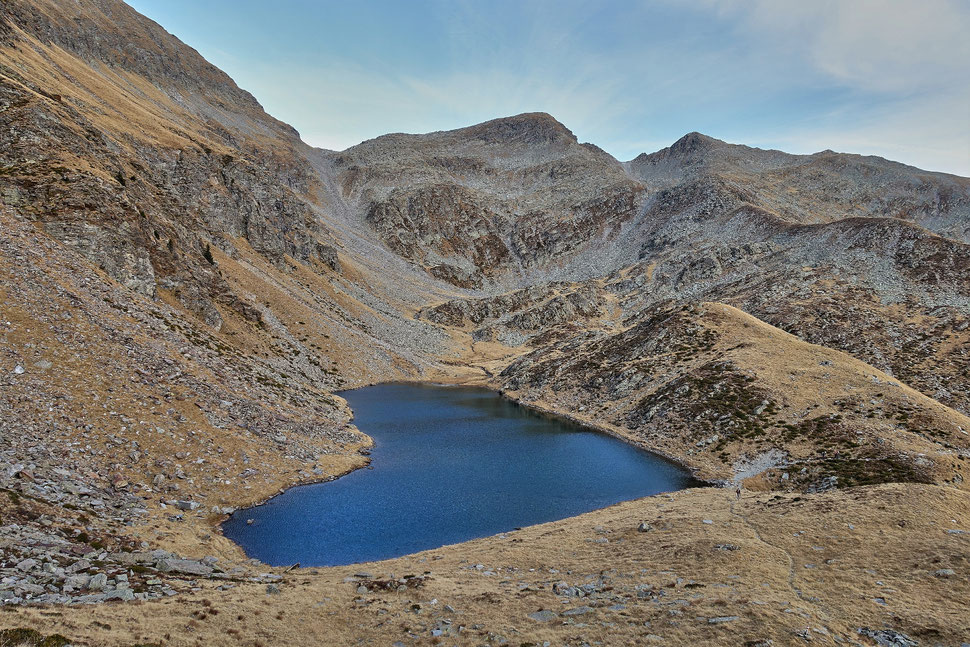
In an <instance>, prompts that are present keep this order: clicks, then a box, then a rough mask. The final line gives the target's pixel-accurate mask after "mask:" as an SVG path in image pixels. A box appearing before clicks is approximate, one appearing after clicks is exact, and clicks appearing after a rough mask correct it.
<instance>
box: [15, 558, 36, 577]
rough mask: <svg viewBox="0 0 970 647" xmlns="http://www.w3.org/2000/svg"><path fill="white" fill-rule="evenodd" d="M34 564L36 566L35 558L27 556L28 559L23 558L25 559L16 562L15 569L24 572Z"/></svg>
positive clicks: (31, 568)
mask: <svg viewBox="0 0 970 647" xmlns="http://www.w3.org/2000/svg"><path fill="white" fill-rule="evenodd" d="M35 566H37V560H36V559H30V558H28V559H25V560H23V561H21V562H17V570H18V571H23V572H24V573H26V572H28V571H31V570H33V568H34V567H35Z"/></svg>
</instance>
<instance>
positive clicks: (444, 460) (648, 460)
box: [222, 384, 698, 566]
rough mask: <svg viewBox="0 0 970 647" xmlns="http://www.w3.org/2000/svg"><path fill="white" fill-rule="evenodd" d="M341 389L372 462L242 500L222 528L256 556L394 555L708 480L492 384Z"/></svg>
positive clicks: (312, 559)
mask: <svg viewBox="0 0 970 647" xmlns="http://www.w3.org/2000/svg"><path fill="white" fill-rule="evenodd" d="M341 395H342V396H343V397H344V398H346V399H347V401H348V402H349V403H350V406H351V407H352V408H353V410H354V416H355V420H354V423H355V424H356V425H357V427H358V428H360V430H361V431H363V432H364V433H366V434H368V435H370V436H371V437H373V438H374V440H375V443H376V447H375V448H374V451H373V454H372V455H371V459H372V463H371V468H365V469H360V470H357V471H355V472H351V473H350V474H347V475H346V476H342V477H340V478H339V479H337V480H336V481H331V482H328V483H316V484H313V485H304V486H299V487H294V488H291V489H289V490H287V491H286V492H284V493H282V494H280V495H279V496H277V497H275V498H273V499H270V500H269V501H268V502H266V503H265V504H263V505H260V506H256V507H253V508H249V509H246V510H239V511H237V512H236V513H235V514H233V515H232V517H231V518H230V519H229V520H228V521H226V523H225V524H224V525H223V527H222V529H223V531H224V533H225V535H226V536H227V537H229V538H230V539H232V540H233V541H235V542H236V543H238V544H239V545H240V546H242V547H243V549H245V551H246V553H247V554H248V555H249V556H250V557H255V558H258V559H260V560H262V561H263V562H266V563H268V564H272V565H277V566H280V565H286V564H293V563H296V562H299V563H300V564H302V565H303V566H333V565H339V564H352V563H355V562H365V561H372V560H378V559H387V558H390V557H398V556H400V555H406V554H408V553H414V552H417V551H421V550H426V549H430V548H437V547H439V546H443V545H446V544H453V543H457V542H461V541H466V540H468V539H473V538H476V537H484V536H488V535H493V534H497V533H500V532H504V531H508V530H513V529H515V528H516V527H520V526H528V525H532V524H536V523H542V522H545V521H552V520H555V519H564V518H566V517H570V516H573V515H577V514H580V513H582V512H588V511H589V510H595V509H597V508H602V507H605V506H608V505H612V504H614V503H618V502H620V501H627V500H630V499H636V498H639V497H643V496H648V495H651V494H656V493H658V492H668V491H672V490H679V489H682V488H685V487H691V486H695V485H697V484H698V483H697V482H696V481H694V480H693V479H692V478H691V477H690V475H689V473H687V472H686V471H685V470H683V469H682V468H680V467H678V466H676V465H674V464H672V463H670V462H668V461H665V460H663V459H661V458H659V457H657V456H655V455H653V454H650V453H648V452H645V451H642V450H640V449H638V448H636V447H634V446H632V445H630V444H628V443H625V442H623V441H621V440H618V439H616V438H613V437H611V436H607V435H606V434H602V433H598V432H595V431H590V430H588V429H585V428H583V427H579V426H577V425H575V424H572V423H570V422H568V421H563V420H560V419H555V418H551V417H547V416H543V415H541V414H538V413H535V412H533V411H530V410H528V409H526V408H524V407H521V406H519V405H517V404H515V403H514V402H511V401H510V400H507V399H505V398H503V397H501V396H499V395H498V394H497V393H495V392H493V391H489V390H486V389H480V388H469V387H445V386H434V385H424V384H383V385H379V386H371V387H366V388H362V389H357V390H354V391H346V392H344V393H341ZM247 519H253V520H255V521H254V523H253V524H252V525H248V524H247V523H246V520H247Z"/></svg>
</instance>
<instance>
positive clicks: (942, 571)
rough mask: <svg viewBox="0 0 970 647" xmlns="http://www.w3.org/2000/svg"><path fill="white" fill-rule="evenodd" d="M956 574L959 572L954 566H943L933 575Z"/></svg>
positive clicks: (947, 575) (946, 575)
mask: <svg viewBox="0 0 970 647" xmlns="http://www.w3.org/2000/svg"><path fill="white" fill-rule="evenodd" d="M956 574H957V572H956V571H955V570H953V569H952V568H941V569H940V570H938V571H935V572H934V573H933V575H935V576H936V577H950V576H952V575H956Z"/></svg>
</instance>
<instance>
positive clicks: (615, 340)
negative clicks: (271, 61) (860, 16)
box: [0, 0, 970, 645]
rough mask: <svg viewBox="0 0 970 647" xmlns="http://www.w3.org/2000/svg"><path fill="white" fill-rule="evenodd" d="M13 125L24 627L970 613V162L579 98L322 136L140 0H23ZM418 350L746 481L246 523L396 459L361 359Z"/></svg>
mask: <svg viewBox="0 0 970 647" xmlns="http://www.w3.org/2000/svg"><path fill="white" fill-rule="evenodd" d="M0 124H2V126H3V127H2V128H0V489H2V490H3V492H0V603H2V604H3V605H4V609H5V611H4V612H3V613H0V645H3V644H7V643H11V644H60V643H58V642H57V641H58V640H60V639H59V638H57V636H55V635H53V634H60V635H62V636H64V639H63V641H62V642H67V641H70V642H72V643H73V644H110V645H134V644H158V645H162V644H165V645H167V644H195V643H197V642H199V641H201V642H205V643H207V644H233V645H236V644H280V643H281V642H290V643H292V644H310V643H312V642H315V643H317V644H352V643H353V642H354V641H356V640H361V639H363V640H371V641H373V642H375V643H386V644H437V643H440V642H441V641H443V640H446V639H450V638H453V639H454V640H455V641H456V642H458V643H460V644H465V643H468V644H554V645H583V644H595V643H596V642H599V643H601V644H650V643H657V644H663V643H666V644H684V643H686V642H692V643H698V644H727V643H729V642H732V641H734V642H738V644H747V645H768V644H776V645H781V644H801V643H803V642H806V641H812V642H822V643H824V644H862V645H874V644H880V645H886V644H889V645H914V644H921V645H922V644H925V645H935V644H943V645H950V644H961V641H962V642H966V641H968V640H970V625H968V622H967V618H970V608H968V606H967V600H968V599H970V579H968V574H970V559H968V557H967V555H968V551H967V541H968V537H970V492H968V491H967V490H968V485H967V483H968V481H967V478H968V476H970V470H968V463H970V461H968V459H970V418H968V415H970V179H967V178H960V177H956V176H952V175H946V174H942V173H933V172H928V171H922V170H920V169H916V168H913V167H909V166H905V165H903V164H899V163H896V162H891V161H888V160H884V159H881V158H876V157H862V156H858V155H850V154H842V153H834V152H832V151H823V152H820V153H816V154H814V155H790V154H787V153H783V152H780V151H767V150H761V149H757V148H750V147H747V146H741V145H735V144H729V143H725V142H722V141H719V140H717V139H714V138H712V137H708V136H705V135H702V134H699V133H690V134H688V135H685V136H684V137H683V138H681V139H680V140H678V141H677V142H675V143H673V144H672V145H671V146H670V147H668V148H665V149H663V150H660V151H657V152H654V153H644V154H643V155H640V156H638V157H636V158H635V159H633V160H630V161H627V162H621V161H619V160H616V159H614V158H613V157H611V156H610V155H609V154H607V153H606V152H604V151H603V150H601V149H600V148H598V147H596V146H595V145H593V144H588V143H581V142H579V141H578V140H577V138H576V137H575V136H574V135H573V133H572V132H570V131H569V129H568V128H567V127H566V126H564V125H563V124H561V123H559V122H558V121H557V120H556V119H555V118H553V117H552V116H550V115H547V114H544V113H529V114H523V115H518V116H513V117H507V118H502V119H495V120H492V121H488V122H485V123H482V124H478V125H474V126H469V127H466V128H461V129H457V130H451V131H442V132H435V133H428V134H420V135H414V134H389V135H385V136H382V137H378V138H375V139H372V140H369V141H366V142H362V143H361V144H359V145H357V146H353V147H351V148H349V149H347V150H345V151H339V152H338V151H326V150H320V149H315V148H312V147H310V146H308V145H306V144H305V143H303V142H302V141H301V140H300V138H299V135H298V133H297V132H296V131H295V130H294V129H293V128H291V127H290V126H288V125H286V124H283V123H281V122H279V121H278V120H276V119H274V118H272V117H271V116H269V115H268V114H266V113H265V111H264V110H263V108H262V107H261V106H260V105H259V103H258V102H257V100H256V99H255V98H254V97H253V96H252V95H250V94H249V93H248V92H246V91H245V90H242V89H241V88H239V87H238V86H237V85H236V84H235V83H234V82H233V81H232V79H230V78H229V77H228V76H227V75H226V74H225V73H223V72H222V71H220V70H218V69H217V68H215V67H214V66H212V65H211V64H209V63H208V62H206V61H205V60H204V59H203V58H202V57H201V56H200V55H199V54H198V53H197V52H196V51H195V50H193V49H191V48H190V47H188V46H187V45H185V44H184V43H182V42H180V41H179V40H178V39H177V38H175V37H174V36H172V35H171V34H169V33H167V32H166V31H165V30H164V29H163V28H162V27H161V26H159V25H157V24H155V23H154V22H152V21H151V20H148V19H147V18H145V17H144V16H141V15H139V14H138V13H137V12H135V11H134V10H133V9H132V8H130V7H129V6H127V5H125V4H124V3H122V2H120V1H118V0H72V1H71V2H58V1H55V0H7V1H5V2H3V3H2V4H0ZM390 380H420V381H439V382H456V383H467V384H480V385H484V386H488V387H490V388H494V389H496V390H501V391H502V392H504V393H505V394H506V395H507V396H508V397H510V398H513V399H515V400H517V401H519V402H522V403H523V404H526V405H528V406H531V407H534V408H536V409H540V410H545V411H549V412H552V413H555V414H557V415H563V416H568V417H570V418H573V419H576V420H578V421H580V422H583V423H584V424H587V425H589V426H592V427H596V428H598V429H601V430H602V431H604V432H606V433H611V434H614V435H617V436H619V437H622V438H624V439H626V440H628V441H629V442H632V443H636V444H638V445H640V446H643V447H645V448H648V449H651V450H653V451H657V452H660V453H663V454H664V455H667V456H669V457H671V458H673V459H675V460H677V461H679V462H681V463H682V464H684V465H686V466H687V467H689V468H690V469H691V470H692V471H694V472H695V474H697V475H698V476H700V477H701V478H703V479H706V480H707V481H709V482H711V483H712V484H717V485H725V484H734V483H741V484H743V485H744V497H743V498H742V499H741V500H732V499H733V498H734V494H733V489H732V490H731V491H730V492H727V491H726V490H724V489H720V488H698V489H691V490H685V491H682V492H678V493H676V494H673V495H669V496H660V497H651V498H648V499H643V500H640V501H636V502H629V503H626V504H622V505H620V506H614V507H613V508H609V509H606V510H601V511H596V512H593V513H589V514H587V515H582V516H580V517H576V518H574V519H567V520H563V521H560V522H555V523H553V524H543V525H540V526H535V527H533V528H526V529H523V530H518V531H514V532H509V533H505V534H503V535H500V536H496V537H491V538H484V539H480V540H476V541H474V542H470V543H466V544H460V545H457V546H451V547H445V548H442V549H438V550H435V551H427V552H426V553H423V554H419V555H415V556H408V557H405V558H400V559H398V560H390V561H387V562H379V563H375V564H369V565H364V566H359V567H347V568H336V569H302V568H293V569H274V568H270V567H268V566H265V565H262V564H259V563H258V562H253V561H251V560H248V559H246V557H245V555H243V554H242V551H241V550H240V549H239V547H238V546H235V545H234V544H232V543H231V542H229V541H227V540H226V539H225V538H224V537H222V535H221V534H220V532H219V529H218V524H219V522H220V521H221V520H223V519H225V518H226V517H225V516H226V515H227V514H229V513H231V512H232V511H233V510H235V509H238V508H240V507H245V506H248V505H252V504H254V503H256V502H259V501H262V500H264V499H266V498H268V497H269V496H272V495H273V494H274V493H276V492H278V491H280V490H281V489H282V488H285V487H289V486H292V485H294V484H296V483H301V482H312V481H320V480H327V479H332V478H337V477H339V476H340V475H341V474H344V473H346V472H347V471H349V470H353V469H357V468H360V467H362V466H365V465H366V464H367V462H368V461H369V458H368V455H369V449H368V448H369V447H370V444H371V441H370V439H369V438H367V437H366V436H365V435H364V434H362V433H360V432H359V431H358V430H357V429H356V428H355V427H354V426H353V424H352V412H351V411H350V410H349V409H348V407H347V405H346V402H345V401H344V400H343V399H342V398H340V397H339V396H337V395H335V392H337V391H339V390H340V389H343V388H349V387H355V386H360V385H365V384H371V383H375V382H381V381H390ZM873 546H878V550H876V551H873V549H872V547H873ZM418 572H420V573H423V575H421V576H420V577H417V576H415V577H403V576H402V574H404V573H411V574H413V573H418ZM104 602H110V603H111V604H101V603H104ZM197 639H198V640H197ZM735 639H736V640H735ZM44 640H48V641H49V640H54V641H55V642H53V643H51V642H43V641H44ZM12 641H19V642H12ZM449 644H450V643H449Z"/></svg>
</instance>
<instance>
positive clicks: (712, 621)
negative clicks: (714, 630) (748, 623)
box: [707, 616, 738, 625]
mask: <svg viewBox="0 0 970 647" xmlns="http://www.w3.org/2000/svg"><path fill="white" fill-rule="evenodd" d="M737 619H738V616H717V617H716V618H708V619H707V622H708V623H709V624H712V625H719V624H721V623H724V622H734V621H735V620H737Z"/></svg>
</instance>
